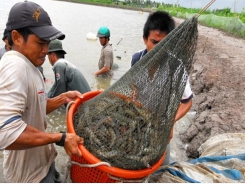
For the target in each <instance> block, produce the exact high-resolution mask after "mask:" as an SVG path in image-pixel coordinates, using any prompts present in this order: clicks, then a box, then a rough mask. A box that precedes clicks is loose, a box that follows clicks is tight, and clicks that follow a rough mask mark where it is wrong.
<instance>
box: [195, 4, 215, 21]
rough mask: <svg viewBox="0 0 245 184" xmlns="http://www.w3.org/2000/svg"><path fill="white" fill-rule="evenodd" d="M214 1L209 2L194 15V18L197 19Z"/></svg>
mask: <svg viewBox="0 0 245 184" xmlns="http://www.w3.org/2000/svg"><path fill="white" fill-rule="evenodd" d="M215 1H216V0H211V1H210V2H209V3H208V4H207V5H206V6H205V7H204V8H203V9H202V10H201V11H200V12H199V13H197V14H196V15H195V18H198V17H199V16H200V15H201V14H202V13H203V12H204V11H205V10H207V9H208V7H210V6H211V5H212V4H213V3H214V2H215Z"/></svg>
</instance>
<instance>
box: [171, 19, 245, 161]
mask: <svg viewBox="0 0 245 184" xmlns="http://www.w3.org/2000/svg"><path fill="white" fill-rule="evenodd" d="M175 20H176V22H177V23H181V22H182V21H183V20H182V19H178V18H176V19H175ZM198 32H199V38H198V46H197V50H196V55H195V64H194V67H193V71H192V73H191V75H190V82H191V85H192V90H193V92H194V99H193V107H192V110H194V111H196V112H197V115H196V118H195V119H194V121H193V122H192V123H191V126H190V127H189V128H188V129H187V130H185V131H182V132H180V134H179V135H180V139H181V140H182V141H183V143H185V144H187V145H188V147H187V150H186V153H187V155H188V157H190V158H196V157H198V156H199V154H198V152H197V148H198V147H199V146H200V145H201V144H202V143H203V142H205V141H206V140H207V139H208V138H209V137H211V136H214V135H218V134H221V133H228V132H245V40H244V39H238V38H234V37H232V36H229V35H228V34H226V33H223V32H221V31H218V30H216V29H213V28H208V27H205V26H201V25H199V26H198Z"/></svg>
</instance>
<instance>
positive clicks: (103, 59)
mask: <svg viewBox="0 0 245 184" xmlns="http://www.w3.org/2000/svg"><path fill="white" fill-rule="evenodd" d="M97 37H99V39H100V44H101V45H102V46H103V47H102V49H101V54H100V60H99V63H98V66H99V71H97V72H95V73H94V75H95V76H101V77H108V78H111V77H112V76H113V71H112V70H111V69H112V65H113V49H112V44H110V43H109V41H110V30H109V29H108V28H107V27H105V26H104V27H101V28H99V30H98V33H97Z"/></svg>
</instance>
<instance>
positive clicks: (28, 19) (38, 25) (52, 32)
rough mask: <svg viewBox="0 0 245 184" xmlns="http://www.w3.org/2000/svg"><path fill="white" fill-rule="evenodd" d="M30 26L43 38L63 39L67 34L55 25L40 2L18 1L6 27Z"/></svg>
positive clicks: (11, 11) (9, 29) (12, 28)
mask: <svg viewBox="0 0 245 184" xmlns="http://www.w3.org/2000/svg"><path fill="white" fill-rule="evenodd" d="M25 27H28V28H29V29H30V31H32V32H33V33H34V34H35V35H37V36H38V37H39V38H41V39H43V40H54V39H60V40H63V39H64V38H65V35H64V34H63V33H62V32H60V31H59V30H57V29H56V28H55V27H53V25H52V22H51V20H50V17H49V15H48V13H47V12H46V11H45V10H44V9H43V8H42V7H41V6H40V5H38V4H36V3H33V2H31V1H24V2H19V3H16V4H15V5H14V6H13V7H12V8H11V10H10V12H9V17H8V22H7V24H6V29H7V30H8V31H12V30H15V29H20V28H25Z"/></svg>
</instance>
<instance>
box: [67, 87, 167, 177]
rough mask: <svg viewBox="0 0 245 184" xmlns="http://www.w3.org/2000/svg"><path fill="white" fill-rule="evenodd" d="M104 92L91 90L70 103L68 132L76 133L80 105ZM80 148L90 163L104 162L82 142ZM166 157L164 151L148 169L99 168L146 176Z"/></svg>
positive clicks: (112, 171) (118, 172) (123, 175)
mask: <svg viewBox="0 0 245 184" xmlns="http://www.w3.org/2000/svg"><path fill="white" fill-rule="evenodd" d="M102 92H103V90H93V91H89V92H87V93H84V94H83V98H77V99H76V100H75V102H74V103H73V104H71V105H70V108H69V110H68V113H67V116H66V124H67V130H68V133H74V134H76V132H75V129H74V125H73V117H74V114H75V113H76V111H77V109H78V107H79V106H80V105H81V104H82V103H83V102H85V101H87V100H90V99H92V98H93V97H95V96H97V95H99V94H100V93H102ZM78 148H79V150H80V151H81V153H82V156H83V157H84V159H85V160H87V161H88V163H90V164H97V163H99V162H102V161H101V160H100V159H98V158H97V157H95V156H94V155H93V154H92V153H90V152H89V151H88V150H87V149H86V148H85V146H83V145H82V144H79V145H78ZM165 157H166V152H164V154H163V156H162V157H161V158H160V159H159V160H158V161H157V162H156V163H155V164H154V165H152V167H151V168H146V169H142V170H126V169H121V168H117V167H113V166H111V167H109V166H106V165H101V166H98V169H101V170H102V171H104V172H107V173H109V174H111V175H113V176H116V177H120V178H125V179H138V178H144V177H146V176H148V175H150V174H151V173H153V172H154V171H156V170H157V169H158V168H159V167H160V166H161V164H162V162H163V161H164V159H165Z"/></svg>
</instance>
